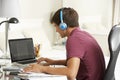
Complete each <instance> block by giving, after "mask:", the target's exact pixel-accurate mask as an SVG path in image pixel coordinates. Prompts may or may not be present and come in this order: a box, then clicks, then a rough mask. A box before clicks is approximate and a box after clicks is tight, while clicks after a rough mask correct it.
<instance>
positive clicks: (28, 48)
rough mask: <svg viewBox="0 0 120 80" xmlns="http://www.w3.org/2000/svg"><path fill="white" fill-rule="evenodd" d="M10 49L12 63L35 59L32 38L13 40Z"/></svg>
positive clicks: (10, 42) (10, 41)
mask: <svg viewBox="0 0 120 80" xmlns="http://www.w3.org/2000/svg"><path fill="white" fill-rule="evenodd" d="M9 49H10V55H11V60H12V62H17V61H23V60H30V59H35V53H34V46H33V40H32V38H24V39H11V40H9Z"/></svg>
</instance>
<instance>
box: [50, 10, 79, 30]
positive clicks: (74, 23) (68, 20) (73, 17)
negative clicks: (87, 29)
mask: <svg viewBox="0 0 120 80" xmlns="http://www.w3.org/2000/svg"><path fill="white" fill-rule="evenodd" d="M61 18H62V20H61ZM78 18H79V17H78V14H77V12H76V11H75V10H74V9H72V8H61V9H59V10H58V11H56V13H55V14H54V15H53V17H52V19H51V23H54V24H56V25H57V26H60V23H62V21H63V23H65V24H66V25H67V27H71V28H73V27H78V26H79V22H78Z"/></svg>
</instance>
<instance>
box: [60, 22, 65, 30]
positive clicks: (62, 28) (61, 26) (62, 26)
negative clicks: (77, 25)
mask: <svg viewBox="0 0 120 80" xmlns="http://www.w3.org/2000/svg"><path fill="white" fill-rule="evenodd" d="M59 27H60V29H61V30H66V29H67V24H66V23H60V25H59Z"/></svg>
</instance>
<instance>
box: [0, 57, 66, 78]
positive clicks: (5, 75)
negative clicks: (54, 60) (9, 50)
mask: <svg viewBox="0 0 120 80" xmlns="http://www.w3.org/2000/svg"><path fill="white" fill-rule="evenodd" d="M0 62H1V63H2V64H1V65H2V68H3V67H5V66H7V65H10V64H11V61H10V60H8V59H7V60H5V59H0ZM3 62H4V63H3ZM56 67H57V66H56ZM2 68H1V70H2ZM2 72H3V77H2V78H1V79H0V80H22V79H21V78H20V77H19V76H17V75H9V73H10V72H7V71H6V72H5V71H2ZM25 80H67V77H66V76H42V77H41V76H37V77H35V76H34V77H29V78H27V79H25Z"/></svg>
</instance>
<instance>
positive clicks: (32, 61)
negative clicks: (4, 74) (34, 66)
mask: <svg viewBox="0 0 120 80" xmlns="http://www.w3.org/2000/svg"><path fill="white" fill-rule="evenodd" d="M36 61H37V60H36V59H33V60H25V61H19V62H18V63H20V64H29V63H35V62H36Z"/></svg>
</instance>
